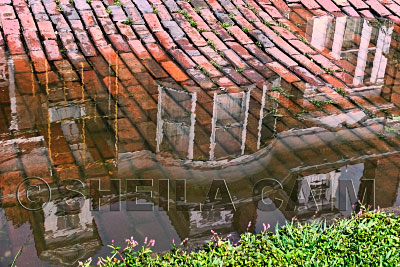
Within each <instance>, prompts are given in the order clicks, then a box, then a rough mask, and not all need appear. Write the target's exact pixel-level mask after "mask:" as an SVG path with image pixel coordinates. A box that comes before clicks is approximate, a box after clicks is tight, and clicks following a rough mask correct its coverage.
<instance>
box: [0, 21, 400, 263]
mask: <svg viewBox="0 0 400 267" xmlns="http://www.w3.org/2000/svg"><path fill="white" fill-rule="evenodd" d="M289 17H290V16H289ZM299 27H300V28H301V29H302V30H303V31H304V32H305V33H306V37H307V39H308V40H309V41H310V43H311V44H312V45H313V46H314V47H315V48H317V49H318V50H319V51H320V52H321V53H323V54H325V55H326V56H330V57H332V58H333V59H334V60H336V61H335V62H336V63H337V64H338V65H339V66H341V67H342V68H343V69H344V70H345V71H338V70H331V72H332V75H335V76H336V77H341V78H342V80H345V81H347V82H346V85H347V86H348V88H347V87H344V88H343V89H342V90H344V91H348V92H347V93H348V94H347V95H345V96H342V95H340V94H338V93H337V92H338V90H337V89H338V88H332V87H330V86H328V85H325V84H324V85H323V86H316V85H312V84H306V85H305V88H302V87H299V86H297V87H295V86H292V85H290V84H288V83H287V82H285V81H284V80H283V79H280V77H271V79H270V80H266V81H264V83H263V84H262V85H261V86H260V85H254V86H248V87H243V88H241V89H237V90H232V89H231V88H222V87H221V88H218V89H217V90H213V91H209V92H206V93H205V92H196V91H190V92H189V91H187V90H184V89H183V88H181V87H179V86H176V85H175V84H173V83H171V82H170V80H168V79H166V80H163V79H160V80H158V81H157V83H158V84H156V83H150V82H149V81H145V82H143V81H141V84H139V83H138V82H137V81H136V80H135V81H132V79H131V80H128V81H127V80H124V79H123V78H124V74H126V73H127V72H129V70H128V69H127V68H125V67H121V68H120V67H119V66H118V61H117V63H116V65H111V66H107V65H106V67H107V68H103V69H102V68H101V67H100V66H99V67H98V68H96V70H93V69H90V68H88V67H84V66H83V65H82V66H80V68H79V69H78V70H74V67H72V66H71V65H69V63H68V62H67V61H62V62H58V63H57V64H56V67H57V70H56V71H46V72H45V73H43V72H42V73H34V74H35V75H34V79H32V71H31V69H30V68H28V69H22V70H21V66H20V62H21V60H23V59H24V58H25V57H24V56H25V55H17V56H15V55H11V56H8V61H7V62H3V63H2V64H1V65H0V87H1V88H0V92H1V118H0V119H1V122H2V124H1V128H0V131H1V132H0V171H1V184H0V187H1V191H0V192H1V204H2V206H1V207H2V208H1V209H0V211H1V213H0V223H1V224H0V225H3V227H2V231H5V233H6V234H5V235H1V239H0V240H1V241H0V242H1V243H0V244H1V245H0V254H1V255H8V254H9V253H8V252H9V251H13V252H15V251H17V250H18V249H19V248H20V247H21V246H24V253H23V254H22V256H21V257H22V259H23V260H24V262H28V263H31V264H36V265H38V264H42V263H43V264H55V265H73V264H76V262H77V260H78V259H82V258H87V257H89V256H94V255H104V254H105V253H107V251H108V250H107V248H106V247H104V246H103V245H104V244H109V243H111V240H113V239H114V240H115V242H116V243H119V244H121V243H123V241H124V240H125V238H129V237H130V236H132V235H133V236H134V237H135V239H137V240H138V241H143V240H144V238H145V237H146V236H149V237H152V238H156V240H157V242H156V243H157V246H156V249H157V250H159V251H160V250H166V249H169V244H170V243H171V242H172V240H173V239H175V241H178V239H181V240H182V239H184V238H186V237H189V238H190V240H191V244H193V245H199V244H202V243H203V242H204V241H205V240H207V239H208V238H209V236H210V230H211V229H213V230H218V231H219V232H221V233H224V234H228V233H232V234H234V235H235V234H238V233H241V232H243V231H245V230H246V229H247V227H248V222H249V221H252V222H253V224H252V226H251V227H250V229H249V230H250V231H259V230H260V229H261V228H260V227H261V226H262V223H263V222H265V223H270V224H271V225H275V224H276V222H279V223H284V221H285V220H290V219H291V218H292V217H294V216H297V217H298V218H299V220H300V221H309V220H321V219H323V218H328V219H330V218H335V217H339V216H346V215H348V214H349V213H350V212H351V211H352V205H353V204H354V203H355V202H356V201H357V199H361V200H363V201H364V202H365V203H369V204H375V205H376V206H380V207H390V206H393V205H399V204H400V200H399V178H400V175H399V168H398V165H399V155H398V152H399V142H398V133H399V131H400V122H399V120H398V119H397V117H396V116H392V115H394V114H397V115H398V114H399V110H398V108H399V106H400V102H399V100H400V98H399V94H400V92H399V87H398V85H397V83H398V81H397V75H398V74H397V69H396V67H395V66H396V64H395V61H396V60H397V58H396V57H397V56H398V50H397V47H394V46H390V44H391V43H393V42H391V40H393V39H394V38H398V37H399V36H398V33H396V32H395V31H394V29H393V25H391V24H390V23H388V22H381V23H374V22H369V21H366V20H362V19H354V18H348V17H339V18H331V17H329V18H328V17H321V18H318V17H317V18H313V19H312V20H310V21H308V22H304V24H299ZM25 59H27V57H26V58H25ZM92 60H93V61H96V62H101V60H102V58H98V57H93V58H92ZM317 60H318V57H316V61H317ZM113 64H114V63H113ZM326 68H328V69H329V66H327V67H326ZM113 69H114V70H115V72H113ZM129 73H130V72H129ZM57 75H59V76H60V77H63V80H62V81H61V80H60V79H58V78H57V77H58V76H57ZM120 80H121V81H122V82H121V84H120V82H119V81H120ZM145 83H147V84H146V85H145V86H144V85H143V84H145ZM34 88H36V89H35V90H33V89H34ZM333 89H336V92H335V90H333ZM339 92H340V91H339ZM205 95H206V96H205ZM331 98H334V99H335V101H336V102H337V103H336V104H335V105H333V104H332V103H331V102H326V103H325V102H323V101H324V100H327V99H331ZM310 103H312V104H310ZM32 176H37V177H41V178H43V179H44V180H46V181H47V182H48V183H49V184H50V186H51V188H53V190H52V193H53V194H52V199H51V202H50V203H48V204H47V205H45V206H44V208H43V210H41V211H37V212H29V211H27V210H25V209H23V208H21V206H20V205H18V202H17V200H16V194H15V192H16V190H17V186H18V184H19V183H20V182H21V181H22V180H23V179H24V178H26V177H32ZM266 178H273V179H274V180H273V182H271V180H265V179H266ZM68 179H75V180H74V181H75V182H74V183H72V184H69V187H68V186H67V187H66V183H67V181H68ZM132 179H137V180H139V182H137V184H134V186H133V188H136V190H137V192H132V191H131V190H130V189H131V188H132V185H130V186H128V185H127V184H128V183H129V182H128V180H132ZM149 179H153V181H152V182H150V183H149V182H148V181H147V180H149ZM166 179H169V181H166ZM217 179H224V180H225V182H226V184H224V183H219V184H218V186H217V187H213V186H214V185H215V184H214V183H213V180H217ZM116 180H119V182H117V181H116ZM183 180H185V181H183ZM77 181H81V182H83V183H84V184H85V187H84V188H81V187H82V186H81V187H79V186H78V187H76V186H77V185H80V183H78V182H77ZM91 181H95V182H96V183H95V184H96V185H99V187H98V188H91V190H88V186H89V184H90V182H91ZM69 182H71V181H69ZM34 185H35V184H34V183H33V182H32V183H31V184H30V186H34ZM58 185H61V186H60V188H59V187H58ZM27 186H28V185H25V186H24V187H23V188H22V191H24V192H26V190H28V187H27ZM225 187H227V190H228V191H229V194H227V191H226V190H225V189H226V188H225ZM42 188H43V187H42ZM68 188H69V189H75V190H77V191H78V192H80V193H82V194H80V193H77V192H73V191H70V190H68ZM256 189H257V190H256ZM31 190H33V191H32V192H33V193H36V195H40V192H38V191H40V190H38V188H37V187H31ZM224 190H225V191H224ZM150 191H151V193H149V192H150ZM253 191H254V192H255V193H256V194H255V196H254V198H253ZM346 192H347V193H346ZM118 193H121V195H122V197H121V203H120V202H119V201H120V198H118V197H116V194H118ZM33 195H35V194H33ZM89 195H90V196H91V197H92V198H93V199H94V200H96V201H97V200H99V203H100V204H101V207H100V208H99V210H91V209H90V207H92V208H93V207H94V206H95V205H94V201H91V200H90V199H89ZM83 196H84V197H83ZM82 198H84V200H82ZM227 199H228V200H229V201H230V200H232V201H233V202H234V209H232V208H227V206H231V205H228V204H231V203H223V202H224V200H227ZM77 200H80V201H77ZM136 200H138V205H142V204H143V203H144V201H145V200H147V201H148V202H152V203H153V204H154V205H153V207H152V210H153V211H128V210H127V209H129V207H132V205H128V203H130V204H132V203H134V201H136ZM211 200H215V203H210V202H212V201H211ZM341 200H343V201H341ZM229 201H228V202H229ZM374 201H375V202H374ZM22 202H23V203H26V202H27V199H26V198H25V199H24V198H22ZM221 202H222V204H221ZM214 204H215V206H214ZM133 206H134V207H137V205H136V206H135V205H133ZM213 206H214V207H213ZM211 207H213V209H212V208H211ZM343 207H344V208H343ZM118 208H120V210H119V211H115V209H118ZM110 209H111V210H113V211H110ZM21 236H23V238H22V237H21ZM19 240H24V241H22V242H21V241H19ZM7 253H8V254H7ZM14 254H15V253H14ZM1 255H0V256H1ZM24 257H25V258H24Z"/></svg>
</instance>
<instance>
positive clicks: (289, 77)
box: [266, 62, 300, 83]
mask: <svg viewBox="0 0 400 267" xmlns="http://www.w3.org/2000/svg"><path fill="white" fill-rule="evenodd" d="M266 65H267V67H268V68H270V69H271V70H273V71H274V72H275V73H277V74H278V75H279V76H281V77H282V78H283V79H284V80H285V81H287V82H289V83H292V82H297V81H300V79H299V78H298V77H297V76H296V75H294V74H293V73H292V72H290V71H289V70H288V69H287V68H285V67H284V66H282V65H281V64H279V63H278V62H270V63H267V64H266Z"/></svg>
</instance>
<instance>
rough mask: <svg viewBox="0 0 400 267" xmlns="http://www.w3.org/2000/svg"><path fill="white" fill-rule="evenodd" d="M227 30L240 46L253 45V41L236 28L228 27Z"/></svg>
mask: <svg viewBox="0 0 400 267" xmlns="http://www.w3.org/2000/svg"><path fill="white" fill-rule="evenodd" d="M228 30H229V31H231V32H232V34H233V36H235V38H236V40H238V41H239V42H240V43H241V44H242V45H245V44H252V43H253V41H252V40H251V39H250V38H249V37H248V36H247V35H246V34H245V33H244V32H243V31H242V30H241V29H240V28H239V27H238V26H231V27H228Z"/></svg>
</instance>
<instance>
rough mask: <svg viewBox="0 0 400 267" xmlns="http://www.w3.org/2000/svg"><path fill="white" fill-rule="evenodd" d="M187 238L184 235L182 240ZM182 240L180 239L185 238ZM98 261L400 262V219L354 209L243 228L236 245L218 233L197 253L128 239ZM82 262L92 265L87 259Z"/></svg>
mask: <svg viewBox="0 0 400 267" xmlns="http://www.w3.org/2000/svg"><path fill="white" fill-rule="evenodd" d="M185 241H186V240H185ZM185 241H184V242H185ZM127 242H128V246H127V247H126V248H125V249H121V248H120V247H117V246H115V245H111V246H110V247H111V248H112V249H113V252H112V255H111V256H109V257H107V258H105V259H104V258H100V259H99V262H98V264H99V265H101V266H400V248H399V246H400V218H398V217H396V216H395V215H392V214H387V213H384V212H381V211H374V212H373V211H367V212H360V213H358V214H354V215H353V216H352V217H351V218H349V219H340V220H338V221H336V222H335V223H334V224H332V225H330V226H328V225H326V223H311V224H305V225H304V224H303V225H302V224H300V223H297V222H295V221H292V222H291V223H288V224H286V225H285V226H284V227H282V228H280V229H279V230H276V231H275V232H274V233H270V232H267V227H265V225H264V232H263V233H261V234H251V233H245V234H242V235H241V239H240V241H239V242H238V243H237V244H231V243H230V241H229V240H227V239H223V238H220V237H219V236H218V235H217V234H216V233H214V236H213V238H212V240H211V241H210V242H209V243H208V244H207V245H206V246H205V247H203V248H201V249H200V250H198V251H195V252H190V253H189V252H185V251H184V250H182V249H180V248H178V247H176V246H175V245H173V246H172V250H171V251H170V252H167V253H165V254H163V255H160V254H156V255H154V253H152V251H151V247H152V245H154V240H151V241H150V242H147V241H146V242H145V245H144V246H143V247H142V248H141V249H140V250H135V247H137V246H138V243H137V242H136V241H134V240H133V239H131V240H127ZM80 265H81V266H91V259H89V260H88V261H86V262H85V263H80Z"/></svg>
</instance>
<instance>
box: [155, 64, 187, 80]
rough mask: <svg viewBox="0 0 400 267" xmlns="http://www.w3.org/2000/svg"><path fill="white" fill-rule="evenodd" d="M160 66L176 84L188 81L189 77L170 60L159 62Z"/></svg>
mask: <svg viewBox="0 0 400 267" xmlns="http://www.w3.org/2000/svg"><path fill="white" fill-rule="evenodd" d="M161 66H162V67H163V68H164V69H165V70H166V71H167V72H168V73H169V75H171V76H172V77H173V78H174V79H175V80H176V81H178V82H181V81H186V80H187V79H189V77H188V76H187V75H186V74H185V73H184V72H183V71H182V70H181V69H180V68H179V67H178V66H177V65H176V64H175V63H174V62H172V61H170V60H169V61H164V62H161Z"/></svg>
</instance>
